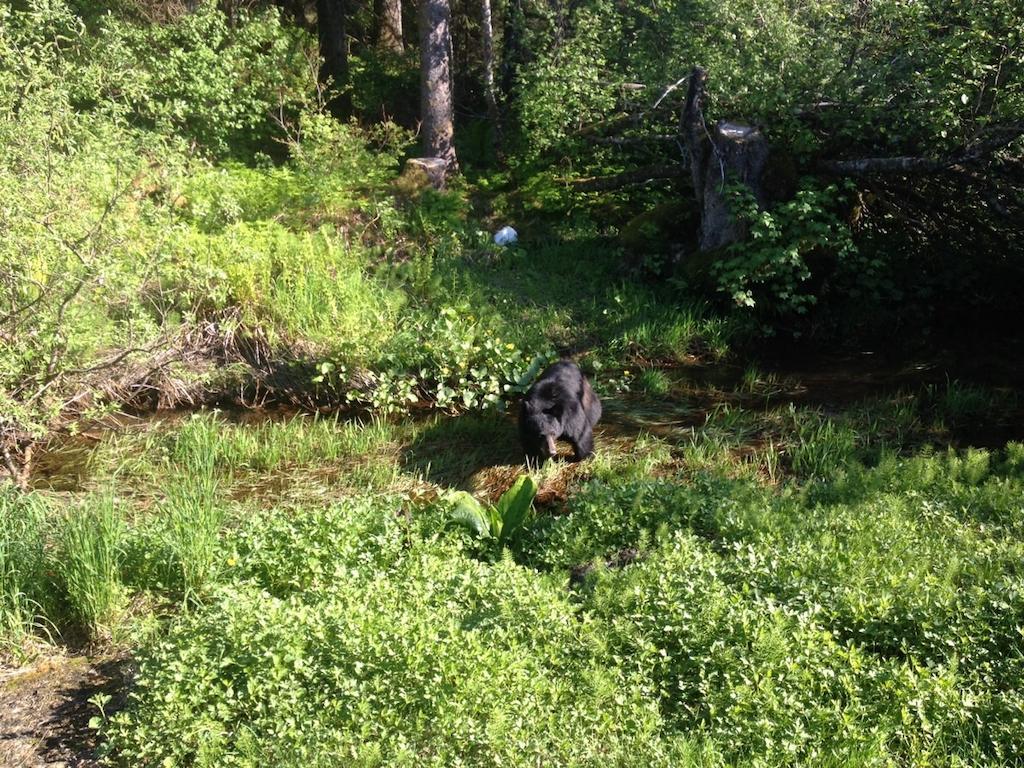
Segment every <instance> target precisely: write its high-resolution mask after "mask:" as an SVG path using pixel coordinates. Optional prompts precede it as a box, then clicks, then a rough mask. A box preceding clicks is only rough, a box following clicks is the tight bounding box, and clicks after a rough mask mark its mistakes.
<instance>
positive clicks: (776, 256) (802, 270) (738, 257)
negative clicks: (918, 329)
mask: <svg viewBox="0 0 1024 768" xmlns="http://www.w3.org/2000/svg"><path fill="white" fill-rule="evenodd" d="M807 184H808V182H807V181H806V180H805V181H804V185H803V187H802V188H801V189H799V190H798V191H797V193H796V196H795V197H794V198H793V200H791V201H789V202H785V203H780V204H779V205H777V206H776V207H775V208H772V209H770V210H765V211H762V210H759V208H758V205H757V201H756V200H755V199H754V196H753V194H752V193H751V192H750V191H749V190H748V189H746V188H745V187H741V186H733V187H731V188H730V190H729V201H730V206H731V209H732V212H733V215H734V216H736V217H737V218H738V219H740V220H742V221H745V222H746V223H747V224H748V225H749V227H750V233H749V237H748V238H747V239H746V240H744V241H742V242H738V243H734V244H733V245H730V246H729V247H728V248H727V249H726V250H727V255H726V256H725V258H722V259H720V260H718V261H716V262H715V264H714V267H713V268H714V272H715V275H716V277H717V280H718V290H719V291H721V292H722V293H724V294H726V295H728V296H729V297H731V299H732V301H733V302H734V303H735V304H736V305H738V306H741V307H754V306H755V305H758V304H764V305H766V306H764V307H762V309H765V310H767V312H768V313H769V315H771V314H779V315H788V314H792V313H795V314H803V313H805V312H807V309H808V307H809V306H810V305H811V304H813V303H814V302H815V301H816V300H817V293H816V292H815V291H814V290H813V289H811V290H808V288H807V287H805V285H804V284H805V283H807V281H808V280H810V278H811V276H812V275H811V267H810V262H809V258H810V257H811V256H812V255H814V256H816V257H817V258H818V260H819V262H821V261H826V262H827V266H825V265H821V266H819V267H818V269H819V270H826V269H827V270H829V271H835V265H837V264H842V263H843V261H844V260H846V259H849V258H850V257H851V256H853V255H854V254H855V253H856V250H855V248H854V245H853V240H852V238H851V236H850V230H849V228H848V227H847V226H846V224H845V223H844V222H842V221H841V220H840V219H839V218H838V216H837V215H836V214H835V212H834V209H835V206H836V198H837V196H838V191H839V190H838V188H837V187H835V186H834V185H833V186H829V187H826V188H824V189H818V188H815V187H813V186H808V185H807ZM867 277H868V276H867V275H864V274H861V275H859V278H860V280H861V282H862V283H865V284H866V282H867ZM819 282H820V281H819Z"/></svg>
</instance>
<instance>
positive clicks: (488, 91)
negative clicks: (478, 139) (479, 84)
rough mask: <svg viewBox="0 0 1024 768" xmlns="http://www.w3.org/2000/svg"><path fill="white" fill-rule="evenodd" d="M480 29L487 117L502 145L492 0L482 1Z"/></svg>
mask: <svg viewBox="0 0 1024 768" xmlns="http://www.w3.org/2000/svg"><path fill="white" fill-rule="evenodd" d="M480 31H481V34H482V36H483V55H484V101H486V102H487V117H488V119H489V120H490V121H491V130H492V131H493V136H494V143H495V145H496V146H497V147H500V146H501V115H500V113H499V112H498V98H497V96H496V95H495V92H494V27H493V26H492V25H491V0H481V2H480Z"/></svg>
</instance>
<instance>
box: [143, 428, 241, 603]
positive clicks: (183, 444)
mask: <svg viewBox="0 0 1024 768" xmlns="http://www.w3.org/2000/svg"><path fill="white" fill-rule="evenodd" d="M221 429H223V426H222V425H221V424H220V423H219V422H218V421H217V419H215V418H214V417H212V416H210V415H208V414H203V415H200V416H194V417H193V418H191V419H189V421H188V422H187V423H186V424H185V425H184V427H183V428H182V429H181V431H180V432H179V433H178V435H177V437H176V439H175V441H174V443H173V445H172V447H171V450H170V452H169V457H168V462H167V464H166V467H165V476H166V477H167V481H166V483H165V485H164V486H163V496H164V497H163V500H162V502H161V503H160V504H159V506H158V510H159V512H158V514H159V518H158V520H157V522H156V523H155V531H156V535H157V538H158V540H159V541H158V544H162V548H163V550H164V552H165V559H164V561H163V562H161V563H157V564H156V566H157V567H156V572H157V574H158V578H159V579H160V585H161V586H164V587H166V588H169V589H173V590H177V591H180V592H181V593H182V594H183V595H184V596H185V597H190V596H194V595H197V594H200V593H201V592H202V591H203V589H204V588H205V587H206V585H207V584H208V582H209V581H210V580H211V578H212V577H213V575H214V573H215V566H216V552H217V546H218V538H219V533H220V528H221V524H222V523H223V520H224V510H223V507H222V505H221V502H220V500H219V498H218V495H219V490H220V486H221V480H220V477H219V476H218V468H219V467H220V466H221V465H223V458H222V456H221V449H222V442H221V439H220V430H221ZM224 468H225V470H226V469H227V467H226V466H225V467H224Z"/></svg>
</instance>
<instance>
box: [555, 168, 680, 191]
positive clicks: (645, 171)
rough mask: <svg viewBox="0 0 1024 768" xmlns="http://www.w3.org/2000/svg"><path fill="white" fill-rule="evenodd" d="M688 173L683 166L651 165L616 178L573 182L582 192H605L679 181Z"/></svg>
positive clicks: (602, 177)
mask: <svg viewBox="0 0 1024 768" xmlns="http://www.w3.org/2000/svg"><path fill="white" fill-rule="evenodd" d="M686 173H687V168H686V166H685V165H683V164H679V165H649V166H646V167H644V168H637V169H636V170H633V171H626V172H624V173H617V174H615V175H614V176H592V177H590V178H587V179H577V180H575V181H573V182H572V186H573V187H574V188H575V189H576V190H578V191H580V192H603V191H607V190H610V189H620V188H622V187H628V186H633V185H636V184H646V183H647V182H649V181H655V180H658V179H677V178H679V177H681V176H685V175H686Z"/></svg>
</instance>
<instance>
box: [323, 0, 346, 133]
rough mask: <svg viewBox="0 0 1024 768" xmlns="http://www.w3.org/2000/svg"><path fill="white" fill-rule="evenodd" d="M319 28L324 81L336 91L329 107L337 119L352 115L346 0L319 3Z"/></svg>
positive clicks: (324, 0) (330, 0) (328, 0)
mask: <svg viewBox="0 0 1024 768" xmlns="http://www.w3.org/2000/svg"><path fill="white" fill-rule="evenodd" d="M316 26H317V34H318V36H319V38H320V55H321V56H322V57H323V59H324V66H323V70H321V78H320V79H321V80H322V81H323V82H327V83H329V84H330V87H331V90H332V91H334V96H332V98H331V100H330V102H329V106H330V108H331V112H332V113H333V114H334V115H336V116H337V117H348V116H349V114H350V113H351V112H352V97H351V95H350V94H349V92H348V41H347V40H346V38H345V4H344V0H317V3H316Z"/></svg>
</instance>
